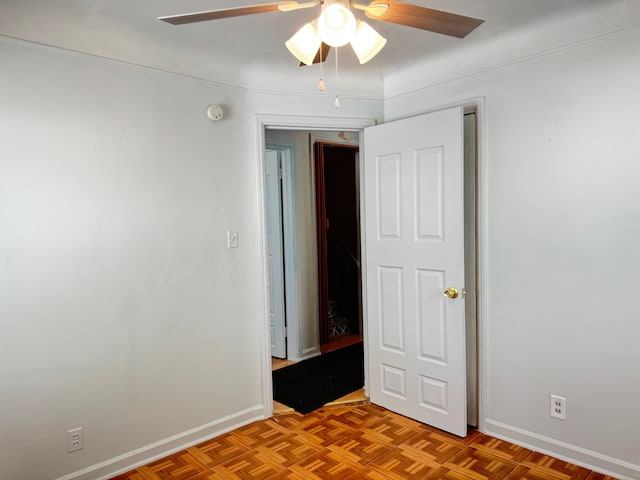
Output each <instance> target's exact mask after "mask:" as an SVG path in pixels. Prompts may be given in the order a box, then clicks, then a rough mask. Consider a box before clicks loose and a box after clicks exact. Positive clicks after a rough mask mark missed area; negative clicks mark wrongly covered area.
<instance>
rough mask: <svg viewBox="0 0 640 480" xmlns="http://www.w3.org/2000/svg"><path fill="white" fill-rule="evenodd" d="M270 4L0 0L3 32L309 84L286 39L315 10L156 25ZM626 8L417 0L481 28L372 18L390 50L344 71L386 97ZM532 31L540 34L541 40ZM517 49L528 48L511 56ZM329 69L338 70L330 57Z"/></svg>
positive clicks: (571, 32)
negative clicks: (426, 77) (463, 33)
mask: <svg viewBox="0 0 640 480" xmlns="http://www.w3.org/2000/svg"><path fill="white" fill-rule="evenodd" d="M267 1H268V0H258V1H251V0H241V1H232V0H55V1H52V0H0V34H2V35H6V36H10V37H15V38H20V39H25V40H29V41H33V42H38V43H42V44H46V45H53V46H57V47H62V48H66V49H69V50H75V51H81V52H86V53H90V54H93V55H98V56H103V57H107V58H112V59H116V60H121V61H125V62H130V63H135V64H139V65H144V66H149V67H153V68H159V69H163V70H168V71H174V72H178V73H184V74H188V75H193V76H196V77H200V78H205V79H208V80H213V81H218V82H221V83H228V84H232V85H238V86H242V87H249V88H258V89H259V88H261V86H264V88H265V89H269V88H272V87H274V86H276V85H278V84H279V83H280V82H281V79H282V78H283V77H284V76H287V77H289V78H292V76H293V78H298V77H299V78H300V79H301V81H303V82H307V81H311V80H310V79H311V78H315V79H317V77H318V74H319V67H318V66H313V67H303V68H300V67H298V66H297V61H296V60H295V59H294V58H293V57H292V56H291V55H290V54H289V52H288V51H287V50H286V48H285V46H284V42H285V41H286V40H287V39H288V38H289V37H290V36H291V35H292V34H293V33H295V31H296V30H297V29H298V28H299V27H300V26H301V25H302V24H304V23H306V22H307V21H309V20H311V19H312V18H315V17H316V16H317V15H318V14H319V7H316V8H314V9H309V10H302V11H296V12H289V13H280V12H275V13H266V14H258V15H251V16H244V17H236V18H229V19H224V20H214V21H209V22H201V23H196V24H190V25H181V26H173V25H170V24H167V23H165V22H161V21H158V20H157V17H158V16H163V15H173V14H180V13H189V12H198V11H205V10H214V9H221V8H231V7H238V6H244V5H252V4H256V3H266V2H267ZM630 2H631V3H636V2H637V0H411V1H410V3H413V4H416V5H421V6H425V7H429V8H435V9H440V10H445V11H449V12H454V13H458V14H462V15H467V16H472V17H477V18H481V19H483V20H485V23H484V24H482V25H481V26H480V27H479V28H478V29H477V30H476V31H474V32H472V33H471V34H470V35H469V36H468V37H467V38H465V39H456V38H452V37H447V36H443V35H439V34H436V33H431V32H426V31H422V30H417V29H413V28H409V27H403V26H399V25H393V24H388V23H383V22H378V21H374V20H371V21H369V23H370V24H371V25H372V26H374V28H376V29H377V30H378V31H379V32H380V33H381V34H382V35H384V36H385V37H387V39H388V43H387V46H386V47H385V48H384V49H383V50H382V52H381V53H380V54H379V55H378V56H376V57H375V58H374V59H373V60H372V61H370V62H369V63H368V64H366V65H363V66H361V65H358V63H357V60H356V58H355V56H354V54H353V52H351V51H350V49H349V48H342V49H340V59H339V60H340V62H339V64H340V72H341V75H344V76H345V78H352V80H351V83H352V86H353V85H357V86H358V87H359V91H360V92H361V93H362V94H363V95H365V96H366V95H371V96H375V95H380V94H381V92H382V90H381V85H382V83H383V79H384V78H385V77H386V76H388V75H390V74H392V73H397V72H399V71H403V70H404V69H407V68H409V69H410V68H411V66H412V65H415V64H417V63H420V64H424V63H426V62H429V61H439V60H440V59H442V58H444V57H447V58H457V59H459V60H460V61H462V62H463V63H464V60H462V59H463V58H464V56H463V54H464V53H465V52H469V55H474V56H475V57H476V61H475V62H474V68H480V67H481V65H480V63H479V62H478V60H477V57H478V55H479V47H480V46H482V47H483V48H484V53H482V56H483V59H484V61H485V63H487V62H488V63H491V62H493V63H496V62H504V61H507V60H509V59H510V58H516V57H518V56H522V55H531V54H535V53H538V52H539V51H542V50H545V49H550V48H557V47H558V46H561V45H564V44H570V43H572V42H576V41H582V40H584V39H585V38H588V37H589V36H595V35H599V34H602V31H603V30H604V29H605V28H606V29H609V30H610V29H611V28H615V27H616V26H615V25H614V26H611V25H604V26H602V25H599V23H600V22H601V21H602V20H601V19H602V15H600V14H599V13H598V12H599V11H600V9H604V8H606V9H607V11H608V12H609V13H611V12H614V13H615V10H616V9H619V10H620V15H619V17H620V18H619V19H617V20H616V19H614V20H611V19H610V20H607V21H608V22H609V23H611V22H614V23H615V22H616V21H617V22H620V23H625V22H626V23H629V19H625V17H624V12H623V10H622V9H623V8H624V6H625V5H628V4H629V3H630ZM360 14H361V12H356V15H360ZM587 14H589V15H587ZM614 16H615V15H614ZM594 19H600V20H597V21H594ZM549 26H552V27H553V28H551V27H549ZM536 31H538V32H541V33H540V34H539V35H535V34H534V33H533V32H536ZM516 47H517V48H520V49H521V50H523V51H521V52H517V51H511V52H510V53H509V54H506V53H505V52H506V49H510V50H514V49H515V48H516ZM498 51H500V52H501V56H498V57H496V59H494V60H491V59H490V58H491V52H494V53H495V52H498ZM469 58H472V57H469ZM326 68H327V70H330V71H331V72H332V71H333V57H330V58H329V59H328V64H327V65H326ZM364 79H366V82H364ZM314 82H315V81H314ZM365 83H366V84H365ZM314 85H315V83H314ZM368 85H371V88H368V87H367V86H368ZM304 88H307V85H306V83H305V84H304ZM304 88H302V90H304Z"/></svg>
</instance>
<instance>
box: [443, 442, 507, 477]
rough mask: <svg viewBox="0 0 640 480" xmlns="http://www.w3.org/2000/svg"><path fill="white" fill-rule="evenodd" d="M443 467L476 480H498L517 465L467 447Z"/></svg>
mask: <svg viewBox="0 0 640 480" xmlns="http://www.w3.org/2000/svg"><path fill="white" fill-rule="evenodd" d="M444 466H445V467H448V468H450V469H452V470H457V471H458V472H464V473H466V474H467V475H469V476H472V477H474V478H475V479H476V480H500V479H502V478H505V477H506V476H507V475H509V474H510V473H511V472H512V471H513V470H515V468H516V467H517V466H518V465H517V464H516V463H515V462H510V461H508V460H503V459H501V458H500V457H496V456H495V455H492V454H490V453H487V452H485V451H482V450H476V449H475V448H472V447H467V448H465V449H464V450H463V451H462V452H460V453H459V454H457V455H456V456H455V457H453V458H452V459H451V460H449V461H447V462H446V463H445V465H444Z"/></svg>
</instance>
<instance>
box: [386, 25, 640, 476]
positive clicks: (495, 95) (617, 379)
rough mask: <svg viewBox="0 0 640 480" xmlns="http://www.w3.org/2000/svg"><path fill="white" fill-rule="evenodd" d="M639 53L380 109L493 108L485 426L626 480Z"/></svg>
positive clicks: (587, 52)
mask: <svg viewBox="0 0 640 480" xmlns="http://www.w3.org/2000/svg"><path fill="white" fill-rule="evenodd" d="M533 40H535V39H533ZM533 40H532V41H533ZM638 58H640V30H638V29H637V28H635V29H631V30H627V31H626V32H619V33H617V34H611V35H608V36H603V37H600V38H599V39H597V40H593V41H590V42H586V43H584V44H581V45H579V46H575V47H572V48H567V49H563V50H559V51H556V52H555V53H551V54H548V55H545V56H541V57H537V58H532V59H529V60H526V61H522V62H515V63H513V64H511V65H508V66H504V67H502V68H496V69H493V70H490V71H487V72H484V73H480V74H476V75H470V76H467V77H465V78H461V79H458V80H453V81H449V82H443V83H441V84H439V85H436V86H433V87H430V88H424V89H420V90H417V91H414V92H412V93H408V94H404V95H398V96H394V97H392V98H389V99H387V100H386V102H385V116H386V118H387V119H394V118H399V117H403V116H408V115H412V114H416V113H420V112H425V111H428V110H431V109H436V108H439V107H441V106H443V105H448V104H455V103H464V102H465V101H467V100H469V99H473V98H478V97H482V98H484V102H485V103H484V105H485V107H486V108H485V109H484V112H481V114H482V113H484V116H482V115H481V117H480V122H481V124H482V125H484V135H485V137H484V142H483V144H481V154H482V155H484V157H483V158H484V163H483V169H484V175H485V177H484V178H485V180H486V183H485V184H484V185H482V186H481V189H483V190H484V194H485V200H486V210H485V212H484V213H485V217H484V218H483V219H482V221H484V222H485V230H484V232H485V235H486V236H485V239H484V240H485V241H486V251H485V253H486V259H485V260H486V263H485V265H484V271H485V274H486V283H485V284H484V292H482V291H481V300H482V298H484V299H486V300H487V303H486V304H485V305H484V308H485V311H484V315H483V318H482V322H483V323H482V324H481V331H482V334H483V335H484V340H485V344H484V352H483V353H484V357H483V360H484V363H483V364H482V365H481V368H482V369H483V371H484V399H483V400H484V403H485V405H484V409H483V412H482V413H483V417H484V418H483V419H482V421H483V425H484V428H485V430H486V431H487V432H488V433H490V434H495V435H498V436H501V437H505V438H510V439H513V440H515V441H517V442H518V443H524V444H528V445H531V446H534V447H536V448H537V449H542V450H546V451H549V452H552V453H553V454H555V455H557V456H561V457H564V458H569V459H572V460H574V461H576V462H578V463H582V464H586V465H593V466H595V467H597V468H598V469H600V470H609V471H612V472H614V473H615V474H617V476H620V477H624V478H640V448H638V432H640V415H638V405H639V400H640V382H639V381H638V379H639V377H638V368H639V366H640V349H638V345H637V343H638V338H640V323H639V322H638V311H640V297H639V296H638V295H637V293H636V291H637V289H638V287H640V251H639V250H638V247H637V245H638V241H637V239H638V238H640V193H639V192H640V190H639V189H638V186H639V185H640V161H639V159H640V136H639V135H638V112H640V87H639V79H640V62H638ZM424 68H425V69H428V68H429V67H428V65H426V66H425V67H424ZM401 73H402V72H398V76H400V75H401ZM481 134H482V133H481ZM481 140H482V138H481ZM482 287H483V285H480V288H481V289H482ZM481 361H482V360H481ZM549 394H558V395H561V396H565V397H566V398H567V420H566V421H561V420H556V419H552V418H550V416H549Z"/></svg>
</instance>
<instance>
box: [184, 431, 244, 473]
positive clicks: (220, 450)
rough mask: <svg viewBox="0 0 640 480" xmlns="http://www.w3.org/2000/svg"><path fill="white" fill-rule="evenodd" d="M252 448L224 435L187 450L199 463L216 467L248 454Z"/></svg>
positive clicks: (229, 435) (231, 436)
mask: <svg viewBox="0 0 640 480" xmlns="http://www.w3.org/2000/svg"><path fill="white" fill-rule="evenodd" d="M249 450H250V447H248V446H246V445H245V444H244V443H242V442H241V441H240V440H239V439H237V438H236V437H234V436H233V435H231V434H227V435H222V436H220V437H216V438H213V439H211V440H208V441H206V442H203V443H200V444H198V445H195V446H193V447H190V448H188V449H187V451H188V452H190V453H191V454H192V455H193V456H194V457H195V458H197V459H198V461H199V462H200V463H202V464H204V465H206V466H207V467H209V468H210V467H214V466H216V465H218V464H220V463H223V462H226V461H227V460H231V459H232V458H235V457H237V456H240V455H242V454H243V453H247V452H248V451H249Z"/></svg>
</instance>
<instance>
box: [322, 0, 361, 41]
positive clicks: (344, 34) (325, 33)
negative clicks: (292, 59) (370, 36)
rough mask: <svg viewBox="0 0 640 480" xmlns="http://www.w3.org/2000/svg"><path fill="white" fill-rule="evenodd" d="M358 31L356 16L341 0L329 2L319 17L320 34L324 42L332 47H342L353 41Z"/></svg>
mask: <svg viewBox="0 0 640 480" xmlns="http://www.w3.org/2000/svg"><path fill="white" fill-rule="evenodd" d="M347 5H348V2H347ZM355 33H356V17H354V16H353V13H351V11H350V10H349V9H348V8H347V6H345V5H344V4H343V2H341V1H334V2H331V3H329V2H328V0H325V7H324V9H323V11H322V14H321V15H320V17H319V18H318V34H319V35H320V38H321V39H322V41H323V42H324V43H326V44H327V45H330V46H332V47H342V46H343V45H346V44H347V43H349V42H350V41H351V38H352V37H353V36H354V35H355Z"/></svg>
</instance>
